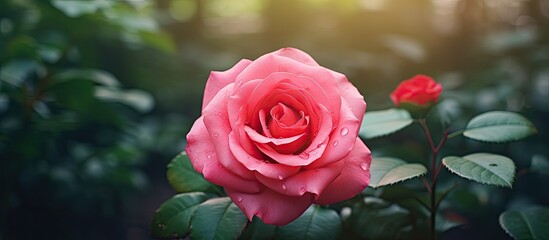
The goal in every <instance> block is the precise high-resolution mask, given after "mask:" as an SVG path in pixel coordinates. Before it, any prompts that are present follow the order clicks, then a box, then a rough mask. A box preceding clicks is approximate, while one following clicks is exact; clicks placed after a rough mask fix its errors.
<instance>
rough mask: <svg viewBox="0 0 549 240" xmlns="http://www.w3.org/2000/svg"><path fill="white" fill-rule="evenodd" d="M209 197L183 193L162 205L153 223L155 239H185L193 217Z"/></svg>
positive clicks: (198, 193) (152, 230) (201, 194)
mask: <svg viewBox="0 0 549 240" xmlns="http://www.w3.org/2000/svg"><path fill="white" fill-rule="evenodd" d="M207 199H208V195H206V194H204V193H201V192H194V193H182V194H178V195H175V196H173V197H172V198H170V199H169V200H168V201H166V202H164V203H163V204H162V205H160V208H158V210H156V212H155V213H154V216H153V220H152V222H151V234H152V236H153V237H155V238H175V237H184V236H186V235H187V234H188V233H189V223H190V220H191V216H192V214H193V213H194V211H195V210H196V208H197V206H198V205H199V204H200V203H202V202H204V201H206V200H207Z"/></svg>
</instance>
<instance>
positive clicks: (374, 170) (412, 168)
mask: <svg viewBox="0 0 549 240" xmlns="http://www.w3.org/2000/svg"><path fill="white" fill-rule="evenodd" d="M425 173H427V168H425V166H423V165H421V164H419V163H406V162H405V161H403V160H400V159H397V158H389V157H384V158H374V159H373V160H372V165H371V166H370V174H371V178H370V185H369V186H370V187H373V188H377V187H381V186H385V185H389V184H394V183H397V182H400V181H404V180H407V179H410V178H414V177H418V176H421V175H423V174H425Z"/></svg>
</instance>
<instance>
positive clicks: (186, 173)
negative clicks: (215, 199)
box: [167, 152, 221, 193]
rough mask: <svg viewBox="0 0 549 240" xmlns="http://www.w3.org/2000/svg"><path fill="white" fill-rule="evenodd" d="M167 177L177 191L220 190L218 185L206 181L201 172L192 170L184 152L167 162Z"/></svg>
mask: <svg viewBox="0 0 549 240" xmlns="http://www.w3.org/2000/svg"><path fill="white" fill-rule="evenodd" d="M167 178H168V182H169V183H170V185H171V186H172V188H173V189H174V190H175V191H176V192H179V193H183V192H195V191H210V192H220V191H221V190H219V187H217V186H215V185H213V184H211V183H209V182H208V181H206V180H205V179H204V177H203V176H202V175H201V174H199V173H198V172H196V171H195V170H194V168H193V166H192V165H191V162H190V160H189V156H187V154H185V152H182V153H180V154H178V155H177V156H176V157H175V158H174V159H173V160H172V161H171V162H170V163H169V164H168V171H167Z"/></svg>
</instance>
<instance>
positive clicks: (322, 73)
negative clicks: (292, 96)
mask: <svg viewBox="0 0 549 240" xmlns="http://www.w3.org/2000/svg"><path fill="white" fill-rule="evenodd" d="M271 74H292V75H296V76H302V77H307V78H309V79H312V80H313V81H314V82H315V83H316V84H317V85H318V86H319V87H320V89H322V90H321V91H322V92H323V94H324V95H325V98H324V99H316V100H317V102H318V103H322V102H329V103H330V104H329V105H328V104H325V105H326V106H327V107H328V109H329V110H330V112H331V113H332V114H334V119H338V116H337V115H336V114H338V111H337V110H339V107H340V106H339V105H340V104H341V103H340V93H339V90H338V87H337V83H336V81H335V79H334V76H333V75H332V73H331V72H330V71H329V70H328V69H326V68H324V67H321V66H314V65H307V64H304V63H302V62H299V61H297V60H295V59H293V58H289V57H285V56H281V55H276V54H266V55H263V56H261V57H260V58H258V59H256V60H255V61H253V62H252V63H251V64H250V65H249V66H248V67H247V68H246V69H244V70H243V71H242V73H241V74H239V75H238V77H237V81H238V82H243V83H245V82H247V81H251V80H256V79H267V78H268V76H269V75H271ZM292 83H293V84H299V83H300V81H293V79H292ZM308 91H310V92H311V93H312V94H320V93H321V91H318V90H313V89H311V90H308ZM250 105H252V104H250ZM252 106H253V105H252Z"/></svg>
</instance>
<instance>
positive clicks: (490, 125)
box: [463, 111, 537, 143]
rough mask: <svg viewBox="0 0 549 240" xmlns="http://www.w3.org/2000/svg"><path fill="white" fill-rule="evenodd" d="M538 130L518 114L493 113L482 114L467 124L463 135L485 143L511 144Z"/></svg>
mask: <svg viewBox="0 0 549 240" xmlns="http://www.w3.org/2000/svg"><path fill="white" fill-rule="evenodd" d="M536 132H537V130H536V128H535V127H534V125H533V124H532V123H531V122H530V121H529V120H528V119H526V118H525V117H523V116H522V115H520V114H518V113H513V112H502V111H493V112H487V113H483V114H480V115H478V116H476V117H474V118H473V119H471V121H469V123H468V124H467V127H466V128H465V131H464V132H463V135H464V136H466V137H468V138H471V139H474V140H479V141H484V142H494V143H502V142H510V141H516V140H520V139H523V138H526V137H528V136H530V135H532V134H534V133H536Z"/></svg>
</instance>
